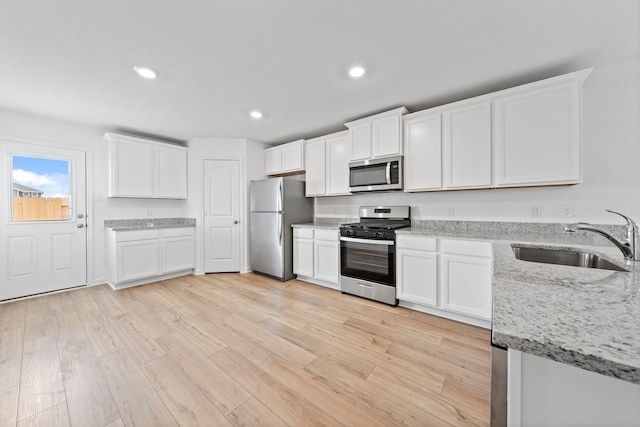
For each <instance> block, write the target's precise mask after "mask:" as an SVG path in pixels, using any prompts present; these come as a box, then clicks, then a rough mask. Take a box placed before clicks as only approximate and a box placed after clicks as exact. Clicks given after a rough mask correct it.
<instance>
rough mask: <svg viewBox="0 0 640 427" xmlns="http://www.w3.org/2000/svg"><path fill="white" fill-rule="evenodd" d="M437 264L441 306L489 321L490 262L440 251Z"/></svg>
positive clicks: (491, 263)
mask: <svg viewBox="0 0 640 427" xmlns="http://www.w3.org/2000/svg"><path fill="white" fill-rule="evenodd" d="M441 265H442V272H441V274H442V307H443V308H445V309H447V310H451V311H454V312H457V313H462V314H467V315H470V316H475V317H479V318H482V319H487V320H490V319H491V282H492V265H493V261H492V260H491V259H488V258H478V257H470V256H464V255H452V254H448V253H443V254H442V264H441Z"/></svg>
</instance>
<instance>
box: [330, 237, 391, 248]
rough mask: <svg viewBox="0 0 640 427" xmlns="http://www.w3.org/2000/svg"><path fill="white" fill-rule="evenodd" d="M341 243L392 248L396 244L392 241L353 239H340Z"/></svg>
mask: <svg viewBox="0 0 640 427" xmlns="http://www.w3.org/2000/svg"><path fill="white" fill-rule="evenodd" d="M340 241H341V242H354V243H362V244H363V245H384V246H393V245H395V244H396V242H395V241H393V240H374V239H358V238H354V237H340Z"/></svg>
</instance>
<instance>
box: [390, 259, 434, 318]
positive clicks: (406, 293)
mask: <svg viewBox="0 0 640 427" xmlns="http://www.w3.org/2000/svg"><path fill="white" fill-rule="evenodd" d="M396 260H397V266H396V267H397V269H396V274H397V280H398V289H397V291H398V299H399V300H401V301H409V302H415V303H418V304H424V305H429V306H433V307H435V306H437V305H438V254H437V253H435V252H427V251H419V250H414V249H400V248H398V249H397V252H396Z"/></svg>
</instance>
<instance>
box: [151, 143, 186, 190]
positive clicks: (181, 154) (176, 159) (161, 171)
mask: <svg viewBox="0 0 640 427" xmlns="http://www.w3.org/2000/svg"><path fill="white" fill-rule="evenodd" d="M155 164H156V168H155V172H154V174H155V183H156V191H155V197H161V198H167V199H184V198H186V197H187V191H186V189H187V169H186V165H187V150H185V149H184V148H183V147H178V146H172V145H168V144H163V145H158V146H157V147H156V162H155Z"/></svg>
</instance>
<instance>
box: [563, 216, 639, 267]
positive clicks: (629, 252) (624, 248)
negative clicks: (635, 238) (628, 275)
mask: <svg viewBox="0 0 640 427" xmlns="http://www.w3.org/2000/svg"><path fill="white" fill-rule="evenodd" d="M578 230H585V231H593V232H594V233H598V234H600V235H601V236H603V237H605V238H607V239H608V240H609V241H610V242H611V243H613V244H614V245H616V247H617V248H618V249H620V251H621V252H622V255H624V259H628V260H632V259H634V253H633V249H632V248H631V245H630V244H629V242H628V241H626V240H618V239H617V238H615V237H614V236H613V235H611V233H609V232H608V231H606V230H603V229H602V228H600V227H597V226H595V225H591V224H588V223H586V222H578V223H576V224H569V225H567V226H565V227H564V231H568V232H570V233H575V232H576V231H578Z"/></svg>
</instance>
